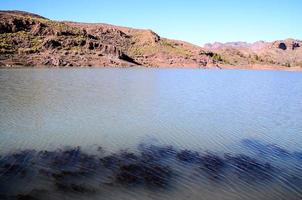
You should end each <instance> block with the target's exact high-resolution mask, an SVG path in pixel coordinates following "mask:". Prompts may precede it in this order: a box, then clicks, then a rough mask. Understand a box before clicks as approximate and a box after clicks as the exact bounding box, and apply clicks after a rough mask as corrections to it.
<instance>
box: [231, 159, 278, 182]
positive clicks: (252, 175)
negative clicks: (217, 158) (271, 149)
mask: <svg viewBox="0 0 302 200" xmlns="http://www.w3.org/2000/svg"><path fill="white" fill-rule="evenodd" d="M226 159H227V160H228V162H229V164H230V165H232V166H234V167H235V171H236V174H237V175H238V177H239V178H241V179H244V180H247V181H259V180H268V179H270V178H272V173H273V171H274V168H273V167H272V166H271V165H270V164H269V163H262V162H260V161H258V160H257V159H254V158H251V157H249V156H246V155H237V156H226Z"/></svg>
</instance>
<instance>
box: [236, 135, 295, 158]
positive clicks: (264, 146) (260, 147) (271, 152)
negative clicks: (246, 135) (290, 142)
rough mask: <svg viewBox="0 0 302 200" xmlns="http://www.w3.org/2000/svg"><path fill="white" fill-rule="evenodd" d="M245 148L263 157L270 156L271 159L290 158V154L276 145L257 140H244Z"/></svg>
mask: <svg viewBox="0 0 302 200" xmlns="http://www.w3.org/2000/svg"><path fill="white" fill-rule="evenodd" d="M241 143H242V144H243V146H244V147H246V148H248V149H250V150H252V151H253V152H256V153H258V154H261V155H265V156H270V157H287V156H290V153H289V152H288V151H287V150H286V149H284V148H282V147H280V146H278V145H276V144H268V143H265V142H262V141H259V140H256V139H244V140H242V141H241Z"/></svg>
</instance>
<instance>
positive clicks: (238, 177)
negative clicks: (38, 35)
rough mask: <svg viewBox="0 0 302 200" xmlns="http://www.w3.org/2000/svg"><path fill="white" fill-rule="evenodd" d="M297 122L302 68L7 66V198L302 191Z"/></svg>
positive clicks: (0, 155)
mask: <svg viewBox="0 0 302 200" xmlns="http://www.w3.org/2000/svg"><path fill="white" fill-rule="evenodd" d="M301 122H302V73H298V72H279V71H237V70H232V71H215V70H210V71H204V70H181V69H173V70H169V69H135V68H134V69H18V70H0V199H1V198H3V199H18V198H19V199H22V198H33V197H35V198H37V199H42V200H43V199H46V200H48V199H68V200H69V199H85V200H86V199H92V200H97V199H187V200H188V199H205V200H212V199H213V200H214V199H217V200H220V199H225V200H231V199H232V200H236V199H238V200H239V199H246V200H253V199H264V200H265V199H268V200H270V199H272V200H273V199H274V200H276V199H280V200H283V199H288V200H299V199H302V123H301ZM77 147H79V148H77ZM161 150H162V151H161ZM159 152H161V153H159ZM163 152H164V153H163ZM167 152H169V153H167ZM126 154H127V155H128V156H127V155H126ZM146 154H148V156H149V157H147V158H148V159H147V158H146ZM167 154H168V155H167ZM125 155H126V156H125ZM107 158H110V159H109V161H110V162H109V161H108V159H107ZM150 158H151V159H150ZM116 160H118V161H117V162H115V161H116ZM108 162H109V164H108ZM87 163H88V164H87ZM129 166H130V167H129ZM84 169H85V170H84ZM83 171H85V172H87V171H88V173H84V172H83Z"/></svg>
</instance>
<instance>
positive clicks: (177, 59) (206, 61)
mask: <svg viewBox="0 0 302 200" xmlns="http://www.w3.org/2000/svg"><path fill="white" fill-rule="evenodd" d="M301 45H302V42H301V41H299V40H293V39H288V40H284V41H275V42H273V43H268V42H261V41H260V42H257V43H254V44H248V43H243V42H238V43H227V44H222V43H215V44H207V45H205V47H204V48H202V47H199V46H196V45H193V44H190V43H187V42H183V41H176V40H171V39H166V38H161V37H160V36H159V35H157V34H156V33H154V32H153V31H151V30H142V29H133V28H127V27H120V26H114V25H108V24H93V23H77V22H68V21H52V20H49V19H47V18H44V17H42V16H39V15H36V14H32V13H27V12H23V11H0V67H18V66H33V67H45V66H47V67H58V66H59V67H80V66H84V67H87V66H94V67H105V66H114V67H132V66H144V67H194V68H214V67H215V68H217V67H218V68H254V69H294V70H300V69H302V47H301Z"/></svg>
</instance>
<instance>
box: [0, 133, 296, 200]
mask: <svg viewBox="0 0 302 200" xmlns="http://www.w3.org/2000/svg"><path fill="white" fill-rule="evenodd" d="M242 144H243V146H245V147H248V148H250V149H251V150H253V151H258V152H259V153H260V154H265V155H267V154H271V155H270V156H272V154H273V155H274V156H275V158H276V159H284V158H285V157H284V156H286V158H288V157H290V158H291V159H292V161H293V162H298V163H300V165H299V166H300V168H297V167H296V171H297V170H298V173H296V174H285V175H284V176H280V174H278V173H280V172H281V171H283V170H284V169H283V168H282V167H281V166H278V165H276V164H275V163H270V161H269V160H268V161H266V162H265V161H263V159H262V160H261V159H257V158H256V157H250V156H248V155H244V154H240V155H232V154H229V153H226V154H225V155H224V156H223V155H219V154H215V153H209V152H197V151H192V150H189V149H177V148H176V147H173V146H160V145H146V144H141V145H139V146H138V151H136V152H129V151H128V150H121V151H119V152H117V153H111V154H107V155H106V154H105V153H104V151H102V153H100V154H98V153H95V154H92V153H91V154H89V153H87V152H84V151H82V150H81V148H80V147H72V148H70V147H69V148H65V149H58V150H55V151H46V150H44V151H36V150H23V151H18V152H14V153H10V154H7V155H1V157H0V180H1V181H0V195H1V196H0V197H1V199H41V196H42V199H43V193H42V195H41V194H39V198H38V197H36V196H34V194H35V193H33V192H32V191H37V190H39V189H41V187H40V185H39V184H37V187H38V188H34V187H33V186H32V187H29V188H30V189H28V188H27V189H25V187H22V184H26V183H27V182H29V183H35V182H37V183H39V182H40V181H41V180H42V181H45V180H46V182H47V184H49V185H50V186H49V187H46V188H47V190H48V193H51V192H59V193H72V194H78V195H93V194H96V193H98V191H99V189H100V188H101V187H103V186H102V185H106V186H108V185H110V187H126V188H127V187H131V188H134V189H135V188H136V187H139V188H141V187H144V188H146V189H152V190H157V189H160V190H163V189H169V188H170V189H173V184H174V181H175V180H178V181H181V171H177V168H178V167H179V166H181V165H190V166H191V167H192V166H195V168H194V167H193V168H190V169H191V170H192V171H194V173H205V174H207V176H204V178H205V179H208V181H213V180H215V179H217V178H219V179H220V180H221V181H222V182H223V180H224V178H225V177H227V176H230V177H237V178H238V180H240V181H243V182H246V183H247V184H254V183H259V182H263V183H269V182H273V181H275V182H276V183H278V181H280V180H278V179H282V180H283V181H284V180H286V181H288V182H291V183H293V186H294V187H295V188H300V189H296V191H297V192H298V194H299V195H301V194H302V189H301V188H302V187H300V186H302V181H301V180H302V173H299V172H302V171H301V164H302V163H301V156H300V155H301V152H293V153H290V152H289V151H287V150H285V149H282V148H281V147H278V146H277V145H270V144H265V143H262V142H260V141H256V140H253V139H246V140H243V141H242ZM98 149H100V148H98ZM97 152H98V151H97ZM167 161H168V162H167ZM33 185H34V184H33ZM20 188H21V189H20Z"/></svg>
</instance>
